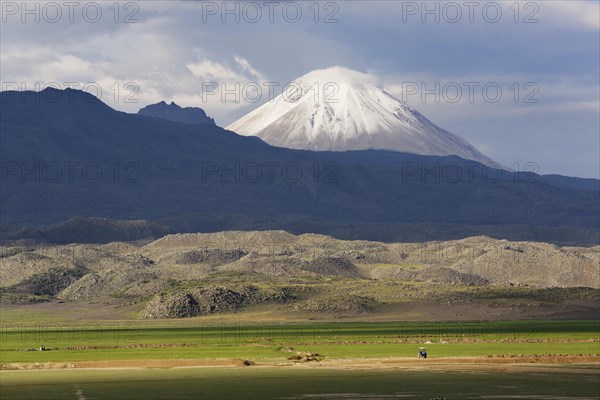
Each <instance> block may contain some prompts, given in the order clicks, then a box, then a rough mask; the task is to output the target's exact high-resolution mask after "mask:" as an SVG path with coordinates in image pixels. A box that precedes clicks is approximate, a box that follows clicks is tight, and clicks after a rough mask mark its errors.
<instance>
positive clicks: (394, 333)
mask: <svg viewBox="0 0 600 400" xmlns="http://www.w3.org/2000/svg"><path fill="white" fill-rule="evenodd" d="M190 323H191V322H190ZM598 339H600V324H599V322H598V321H498V322H422V323H414V322H410V323H401V322H388V323H376V322H370V323H314V324H310V323H297V324H295V323H281V324H272V323H271V324H269V323H266V324H258V323H257V324H252V323H249V324H236V323H222V324H219V323H214V322H212V323H205V324H203V323H200V324H197V325H188V326H185V325H184V326H169V325H168V324H167V323H164V325H145V324H144V323H143V322H140V323H137V322H127V323H123V322H121V323H114V324H111V323H107V322H94V323H91V324H72V323H65V324H49V325H37V324H32V323H25V324H21V325H4V326H3V329H2V332H1V337H0V362H1V363H16V362H27V363H33V362H73V361H86V360H89V361H100V360H137V359H213V358H242V359H251V360H261V359H269V360H273V359H281V360H285V359H286V358H287V357H288V356H289V350H290V349H293V350H294V351H307V352H317V353H319V354H321V355H322V357H325V358H362V357H413V356H414V355H415V354H416V350H417V349H418V347H419V346H421V345H423V344H425V343H426V346H427V347H428V351H429V354H430V356H431V357H447V356H487V355H500V354H508V355H519V354H528V355H529V354H597V353H600V342H598ZM428 342H430V343H428ZM442 342H447V343H442ZM41 345H44V346H45V347H46V349H47V351H31V350H29V351H28V349H36V348H39V346H41Z"/></svg>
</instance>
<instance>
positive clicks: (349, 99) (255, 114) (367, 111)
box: [227, 67, 497, 165]
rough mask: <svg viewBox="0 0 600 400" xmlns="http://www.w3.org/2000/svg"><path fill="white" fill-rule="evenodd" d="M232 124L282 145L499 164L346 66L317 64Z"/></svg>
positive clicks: (243, 132) (242, 131)
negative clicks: (390, 152) (322, 66)
mask: <svg viewBox="0 0 600 400" xmlns="http://www.w3.org/2000/svg"><path fill="white" fill-rule="evenodd" d="M227 129H229V130H232V131H234V132H237V133H239V134H241V135H245V136H258V137H260V138H261V139H263V140H264V141H266V142H267V143H269V144H271V145H273V146H278V147H287V148H293V149H305V150H314V151H346V150H366V149H377V150H391V151H399V152H405V153H414V154H421V155H439V156H447V155H457V156H459V157H462V158H465V159H469V160H475V161H478V162H481V163H484V164H494V165H497V164H496V163H495V162H494V161H492V160H491V159H490V158H488V157H486V156H485V155H484V154H482V153H481V152H479V151H478V150H477V149H476V148H475V147H473V146H472V145H471V144H469V143H468V142H467V141H465V140H464V139H462V138H460V137H459V136H457V135H454V134H453V133H450V132H448V131H446V130H444V129H441V128H439V127H437V126H436V125H434V124H433V123H431V122H430V121H429V120H428V119H427V118H425V117H424V116H423V115H421V114H420V113H418V112H417V111H416V110H414V109H412V108H411V107H409V106H408V105H406V104H405V103H404V102H402V101H400V100H399V99H397V98H395V97H394V96H392V95H390V94H389V93H387V92H386V91H385V90H383V89H381V87H380V86H378V82H377V78H376V77H374V76H372V75H369V74H365V73H362V72H358V71H354V70H351V69H347V68H343V67H332V68H327V69H321V70H315V71H312V72H309V73H308V74H306V75H304V76H302V77H300V78H298V79H295V80H294V81H292V83H290V84H289V85H288V86H287V90H285V91H284V92H283V93H282V94H281V95H279V96H278V97H276V98H275V99H273V100H272V101H269V102H267V103H266V104H264V105H262V106H261V107H259V108H257V109H256V110H254V111H252V112H250V113H249V114H247V115H245V116H244V117H242V118H240V119H239V120H237V121H235V122H234V123H232V124H231V125H229V126H228V127H227Z"/></svg>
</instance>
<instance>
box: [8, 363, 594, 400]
mask: <svg viewBox="0 0 600 400" xmlns="http://www.w3.org/2000/svg"><path fill="white" fill-rule="evenodd" d="M0 378H1V381H2V386H1V387H0V388H1V395H2V399H3V400H9V399H10V400H13V399H14V400H32V399H60V400H67V399H90V400H91V399H96V400H98V399H115V400H117V399H122V400H135V399H144V400H153V399H194V400H201V399H236V400H238V399H250V400H252V399H256V400H268V399H313V400H314V399H317V400H319V399H336V398H343V399H370V400H374V399H389V398H403V399H460V400H465V399H511V398H512V399H515V398H528V399H566V398H569V399H580V400H584V399H586V400H591V399H597V398H598V396H599V395H600V374H598V371H597V370H596V371H593V370H592V371H590V370H585V371H578V370H573V371H572V372H571V371H568V370H567V371H564V370H562V371H553V370H552V369H550V368H549V369H547V370H546V371H542V372H539V371H538V372H535V373H523V372H520V371H515V372H508V373H507V372H502V371H500V372H498V371H490V372H481V371H478V372H465V371H458V372H457V371H447V372H444V371H441V372H440V371H425V372H423V371H410V370H352V371H345V370H331V369H319V368H311V369H301V368H300V369H298V368H290V369H260V368H233V369H229V368H228V369H216V368H192V369H170V370H165V369H153V370H143V371H140V370H127V371H104V370H100V371H98V370H97V371H76V370H75V371H28V372H23V371H3V372H1V373H0Z"/></svg>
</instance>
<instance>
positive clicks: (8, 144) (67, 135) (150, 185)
mask: <svg viewBox="0 0 600 400" xmlns="http://www.w3.org/2000/svg"><path fill="white" fill-rule="evenodd" d="M58 92H60V93H58ZM1 98H2V107H1V108H2V111H1V112H0V128H1V134H0V144H1V149H0V157H1V167H2V171H1V183H2V190H1V191H0V200H1V202H2V204H1V209H0V211H1V212H0V217H1V222H2V224H12V225H18V226H32V225H33V226H35V225H43V224H54V223H59V222H63V221H65V220H67V219H69V218H72V217H76V216H84V215H87V216H97V217H103V218H110V219H121V220H132V219H133V220H138V219H147V220H153V221H156V220H169V221H171V225H169V227H170V228H174V227H175V228H174V229H175V230H182V229H183V228H182V227H183V226H186V230H187V229H194V228H193V224H192V223H191V221H198V223H197V225H196V226H197V227H201V226H206V221H210V220H215V219H222V218H234V219H235V218H239V220H248V221H250V220H251V221H252V224H251V225H252V229H261V222H260V221H269V222H268V223H267V222H265V223H264V224H263V225H264V226H263V228H265V229H273V228H274V226H273V225H277V223H278V222H277V221H280V222H281V225H282V226H285V225H286V224H288V225H289V221H295V222H294V225H295V226H299V227H301V226H303V224H304V225H305V226H306V227H310V226H316V225H321V226H325V227H327V226H330V227H340V226H350V225H355V226H359V225H360V226H376V225H382V224H383V225H385V226H387V227H392V226H397V227H405V228H407V227H411V226H427V227H428V228H426V229H425V230H423V231H419V232H420V234H421V237H423V238H425V239H426V238H428V237H430V238H434V237H435V235H430V236H428V235H427V233H428V232H431V231H432V228H431V227H432V226H433V227H435V226H437V227H439V229H438V231H439V230H440V229H446V228H443V227H448V226H451V227H453V229H454V230H458V231H460V230H461V229H460V227H461V226H464V227H465V229H466V228H467V227H479V228H477V229H476V231H477V232H478V233H480V234H486V233H493V232H490V229H491V230H492V231H493V229H492V228H493V227H514V229H513V230H511V229H507V228H502V229H500V231H502V232H506V233H505V235H506V237H510V236H511V235H512V234H517V235H519V239H520V240H527V239H532V240H545V239H547V238H546V237H544V233H543V232H546V231H547V230H548V229H550V230H551V231H552V232H553V235H554V237H553V240H551V241H557V242H564V243H578V242H581V237H582V230H583V232H585V233H584V235H583V236H586V237H590V240H589V241H587V242H589V243H596V242H597V241H598V231H599V230H598V222H599V220H600V211H599V209H600V201H599V191H598V189H596V190H591V189H592V188H593V187H594V181H595V180H593V181H589V180H585V181H584V180H580V179H578V178H568V177H559V178H557V177H555V176H553V177H544V176H539V175H536V174H533V173H526V172H520V173H511V172H509V171H504V170H498V169H494V168H487V167H485V166H483V165H481V164H478V163H476V162H473V161H468V160H463V159H461V158H459V157H452V156H451V157H434V156H418V155H414V154H405V153H395V152H387V151H349V152H311V151H301V150H290V149H283V148H276V147H272V146H269V145H267V144H266V143H264V142H262V141H261V140H259V139H256V138H252V137H243V136H239V135H237V134H235V133H233V132H230V131H227V130H224V129H222V128H219V127H218V126H216V125H209V124H202V125H199V124H196V125H189V124H184V123H179V122H173V121H169V120H165V119H158V118H151V117H147V116H143V115H135V114H127V113H123V112H118V111H115V110H113V109H111V108H110V107H108V106H107V105H105V104H104V103H102V102H101V101H100V100H98V99H96V98H95V97H94V96H91V95H89V94H86V93H84V92H81V91H77V90H70V89H68V90H65V91H57V90H56V89H46V90H45V91H43V92H39V93H34V92H2V93H1ZM53 98H57V100H52V99H53ZM94 99H95V100H94ZM596 182H597V181H596ZM596 187H597V185H596ZM174 221H175V222H174ZM186 221H187V222H186ZM315 221H318V224H315ZM186 224H187V225H186ZM161 225H164V224H161ZM230 225H235V223H231V222H230ZM486 227H487V228H486ZM490 227H491V228H490ZM522 227H529V229H523V228H522ZM324 229H325V228H324ZM332 229H333V228H332ZM336 229H337V228H336ZM398 229H400V228H398ZM469 229H470V230H469V231H472V228H469ZM300 230H301V229H300ZM334 230H335V229H334ZM409 230H410V229H409ZM433 230H434V231H435V229H433ZM466 230H468V229H466ZM557 231H558V232H563V233H562V234H559V235H558V236H559V237H558V238H557V237H556V235H557V233H556V232H557ZM296 232H298V230H296ZM524 232H525V233H524ZM527 232H529V233H527ZM536 232H537V233H536ZM540 232H541V233H540ZM371 234H373V231H369V230H365V233H364V235H363V236H362V238H368V237H369V235H371ZM523 235H525V237H523ZM528 235H529V236H528ZM536 235H537V236H539V237H535V238H534V237H533V236H536ZM359 236H360V235H359Z"/></svg>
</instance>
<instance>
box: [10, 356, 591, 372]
mask: <svg viewBox="0 0 600 400" xmlns="http://www.w3.org/2000/svg"><path fill="white" fill-rule="evenodd" d="M567 364H581V365H585V366H587V367H589V368H586V369H590V368H591V369H595V370H597V371H599V372H600V356H597V355H589V356H553V355H551V356H519V357H441V358H428V359H415V358H411V357H390V358H352V359H328V360H324V361H320V362H318V361H313V362H292V361H285V362H282V361H280V360H263V361H259V362H257V363H256V364H254V365H252V366H251V367H249V366H246V365H245V364H244V360H241V359H236V358H235V359H234V358H232V359H212V360H208V359H197V360H196V359H173V360H105V361H80V362H73V363H58V362H50V363H12V364H3V365H2V366H1V369H3V370H39V369H73V368H76V369H121V368H122V369H144V368H190V367H210V368H214V367H223V368H232V367H248V368H290V367H296V368H298V367H300V368H333V369H381V368H406V369H414V368H417V369H421V368H424V369H443V370H464V369H483V368H488V369H489V368H491V369H503V370H507V369H513V368H515V367H518V368H527V369H531V368H536V367H542V368H547V367H548V366H555V367H558V366H560V365H563V366H564V365H567ZM576 370H577V369H573V368H570V369H569V371H576Z"/></svg>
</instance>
